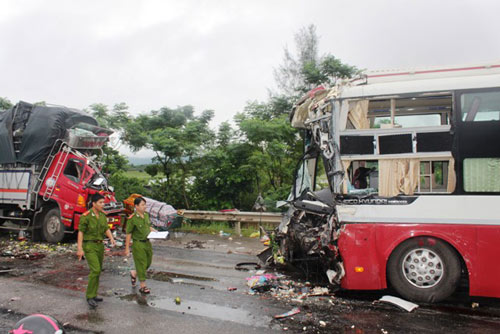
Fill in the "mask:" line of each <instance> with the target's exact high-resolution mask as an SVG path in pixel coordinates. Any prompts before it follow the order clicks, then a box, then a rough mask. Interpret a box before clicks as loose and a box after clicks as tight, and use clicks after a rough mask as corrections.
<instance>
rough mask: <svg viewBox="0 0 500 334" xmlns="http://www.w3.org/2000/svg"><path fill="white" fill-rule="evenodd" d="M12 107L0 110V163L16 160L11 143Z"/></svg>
mask: <svg viewBox="0 0 500 334" xmlns="http://www.w3.org/2000/svg"><path fill="white" fill-rule="evenodd" d="M12 114H13V108H11V109H9V110H7V111H0V164H6V163H14V162H16V154H15V152H14V146H13V144H12Z"/></svg>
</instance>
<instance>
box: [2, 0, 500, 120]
mask: <svg viewBox="0 0 500 334" xmlns="http://www.w3.org/2000/svg"><path fill="white" fill-rule="evenodd" d="M499 13H500V1H496V0H491V1H481V0H469V1H461V0H449V1H448V0H446V1H437V0H433V1H426V0H419V1H417V0H415V1H410V0H408V1H403V0H399V1H382V0H380V1H379V0H366V1H360V0H358V1H345V0H344V1H334V0H325V1H319V0H318V1H315V0H310V1H305V0H304V1H295V0H282V1H281V0H280V1H275V0H263V1H260V0H252V1H238V0H212V1H194V0H192V1H191V0H176V1H170V0H159V1H156V0H155V1H146V0H142V1H140V0H113V1H106V0H98V1H94V0H92V1H89V0H86V1H68V0H50V1H49V0H47V1H36V0H29V1H25V0H1V1H0V96H1V97H7V98H9V99H10V100H11V101H12V102H17V101H18V100H24V101H28V102H36V101H46V102H48V103H54V104H61V105H66V106H69V107H75V108H80V109H81V108H85V107H87V106H89V105H90V104H92V103H96V102H101V103H105V104H108V105H113V104H115V103H118V102H125V103H127V104H128V105H129V106H130V111H131V113H132V114H139V113H141V112H147V111H150V110H152V109H159V108H161V107H162V106H168V107H176V106H181V105H187V104H190V105H193V106H194V107H195V108H196V110H197V111H198V112H201V111H202V110H205V109H212V110H214V111H215V119H214V121H213V123H212V125H213V127H215V126H216V125H217V124H219V123H220V122H222V121H225V120H231V119H232V117H233V115H234V114H235V113H237V112H239V111H242V110H243V107H244V106H245V103H246V102H247V101H249V100H265V99H266V98H267V94H268V93H267V92H268V91H267V90H268V89H269V88H271V89H274V88H275V85H274V77H273V68H275V67H277V66H278V65H279V64H281V62H282V57H283V49H284V47H285V46H288V47H289V48H290V49H293V47H294V41H293V36H294V34H295V33H296V32H297V31H298V30H299V29H300V28H301V27H304V26H307V25H309V24H315V25H316V27H317V33H318V35H319V36H320V53H321V54H325V53H330V54H333V55H335V56H336V57H338V58H340V59H341V60H342V61H344V62H346V63H348V64H351V65H356V66H357V67H359V68H365V69H381V68H401V67H403V68H405V67H416V66H427V65H445V64H446V65H447V64H474V63H482V62H490V61H498V60H500V38H499V33H498V32H499V31H500V19H499V18H498V15H499Z"/></svg>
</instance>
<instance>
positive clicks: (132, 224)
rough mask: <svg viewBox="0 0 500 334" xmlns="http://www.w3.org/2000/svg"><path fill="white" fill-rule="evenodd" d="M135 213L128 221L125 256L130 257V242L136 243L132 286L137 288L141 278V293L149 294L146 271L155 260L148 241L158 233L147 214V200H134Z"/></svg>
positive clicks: (134, 246)
mask: <svg viewBox="0 0 500 334" xmlns="http://www.w3.org/2000/svg"><path fill="white" fill-rule="evenodd" d="M134 206H135V212H134V213H133V214H132V215H130V217H128V219H127V229H126V231H127V237H126V239H125V255H126V256H129V255H130V248H129V246H130V240H131V239H132V240H133V241H134V243H133V245H132V255H133V257H134V265H135V270H131V271H130V279H131V282H132V286H133V287H134V286H135V283H136V280H137V278H139V282H140V288H139V292H141V293H142V294H148V293H150V292H151V290H149V288H148V287H147V286H146V271H147V270H148V268H149V266H151V261H152V259H153V248H152V247H151V242H150V241H149V240H148V234H149V232H152V231H156V230H155V229H154V228H152V227H151V223H150V222H149V215H148V214H147V213H146V200H145V199H144V198H142V197H137V198H136V199H135V200H134Z"/></svg>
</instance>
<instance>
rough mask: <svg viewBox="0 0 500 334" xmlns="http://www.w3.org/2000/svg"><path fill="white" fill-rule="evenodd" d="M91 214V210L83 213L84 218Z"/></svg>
mask: <svg viewBox="0 0 500 334" xmlns="http://www.w3.org/2000/svg"><path fill="white" fill-rule="evenodd" d="M89 213H90V210H89V211H85V212H84V213H82V216H86V215H88V214H89Z"/></svg>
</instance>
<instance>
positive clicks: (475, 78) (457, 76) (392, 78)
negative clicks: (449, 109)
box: [339, 61, 500, 98]
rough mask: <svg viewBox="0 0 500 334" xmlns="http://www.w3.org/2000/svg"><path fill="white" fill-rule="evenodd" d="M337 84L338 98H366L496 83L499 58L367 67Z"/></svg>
mask: <svg viewBox="0 0 500 334" xmlns="http://www.w3.org/2000/svg"><path fill="white" fill-rule="evenodd" d="M365 74H366V75H365V77H364V78H363V79H358V80H355V81H353V82H352V84H347V85H344V87H340V91H341V92H340V94H339V97H340V98H366V97H374V96H388V95H389V96H390V95H400V94H411V93H423V92H426V93H427V92H436V93H438V92H448V91H451V90H458V89H472V88H488V87H500V61H499V62H496V63H492V64H482V65H473V66H449V67H427V68H420V69H410V70H408V69H407V70H385V71H369V72H366V73H365Z"/></svg>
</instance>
